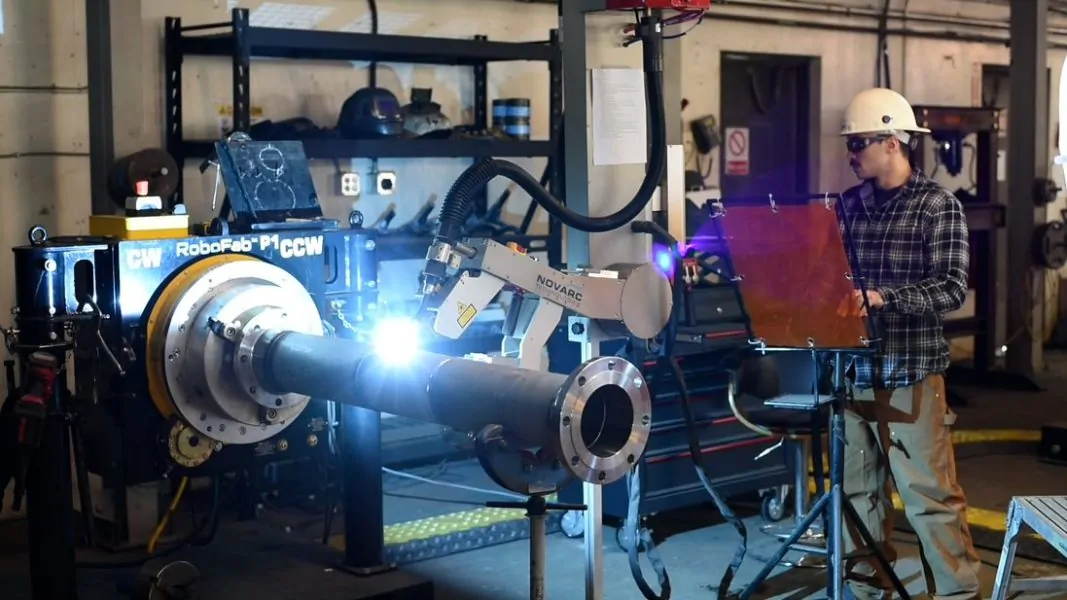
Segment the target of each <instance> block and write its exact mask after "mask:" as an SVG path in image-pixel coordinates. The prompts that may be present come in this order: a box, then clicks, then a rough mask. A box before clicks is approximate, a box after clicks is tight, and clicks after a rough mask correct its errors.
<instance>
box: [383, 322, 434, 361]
mask: <svg viewBox="0 0 1067 600" xmlns="http://www.w3.org/2000/svg"><path fill="white" fill-rule="evenodd" d="M421 329H422V328H421V327H420V325H419V322H418V321H416V320H415V319H412V318H409V317H387V318H385V319H383V320H381V321H380V322H379V323H378V325H377V326H376V327H375V328H374V334H373V335H372V337H371V344H372V348H373V349H374V353H375V354H377V355H378V356H380V357H381V358H382V361H383V362H385V363H386V364H388V365H392V366H403V365H406V364H408V363H409V362H410V361H411V358H412V357H413V356H414V354H415V352H416V351H418V350H419V348H420V347H421V346H422V331H421Z"/></svg>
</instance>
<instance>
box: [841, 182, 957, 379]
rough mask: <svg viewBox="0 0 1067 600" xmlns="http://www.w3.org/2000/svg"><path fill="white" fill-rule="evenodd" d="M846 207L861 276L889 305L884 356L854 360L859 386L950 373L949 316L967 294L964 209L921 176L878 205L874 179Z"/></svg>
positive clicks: (881, 315) (851, 194)
mask: <svg viewBox="0 0 1067 600" xmlns="http://www.w3.org/2000/svg"><path fill="white" fill-rule="evenodd" d="M843 202H844V208H845V211H844V213H845V215H846V218H847V219H848V224H849V229H850V230H851V236H852V243H853V244H854V246H855V250H856V258H857V259H858V267H859V274H860V276H862V277H863V279H864V281H865V284H866V286H867V289H868V290H875V291H878V292H879V293H881V294H882V297H883V298H884V299H885V306H884V307H883V308H881V309H879V310H875V311H872V312H873V315H874V317H875V319H876V321H877V323H878V326H879V329H878V334H879V336H880V338H881V340H882V346H881V351H880V352H879V353H878V354H877V355H876V356H875V357H874V358H873V359H871V358H857V359H856V360H855V361H854V362H853V366H854V368H855V385H856V386H857V387H860V388H869V387H872V386H874V387H879V388H886V389H895V388H900V387H907V386H910V385H913V384H915V383H917V382H919V381H922V380H923V379H924V378H925V377H926V376H928V375H933V374H939V373H944V372H945V370H946V369H947V368H948V366H949V346H948V341H947V340H946V339H945V336H944V332H943V331H942V323H943V320H944V315H945V313H948V312H951V311H954V310H957V309H959V308H960V307H961V306H963V302H964V299H965V298H966V296H967V272H968V269H969V266H970V244H969V242H968V231H967V220H966V218H965V216H964V213H963V205H962V204H960V201H959V199H957V198H956V197H955V196H954V195H952V194H951V193H949V192H948V191H947V190H945V189H944V188H943V187H941V186H940V185H939V184H937V183H936V182H934V181H933V180H931V179H930V178H928V177H927V176H926V175H925V174H924V173H922V172H921V171H918V170H916V171H915V172H914V173H913V174H912V176H911V178H910V179H909V180H908V182H907V183H906V184H904V186H903V187H902V188H901V189H900V190H899V192H898V193H897V194H896V195H895V196H893V197H892V198H890V199H888V200H883V201H881V202H879V200H878V199H877V197H876V195H875V193H874V186H873V183H871V182H869V181H868V182H864V183H863V184H860V185H858V186H856V187H853V188H851V189H849V190H848V191H847V192H845V194H844V196H843Z"/></svg>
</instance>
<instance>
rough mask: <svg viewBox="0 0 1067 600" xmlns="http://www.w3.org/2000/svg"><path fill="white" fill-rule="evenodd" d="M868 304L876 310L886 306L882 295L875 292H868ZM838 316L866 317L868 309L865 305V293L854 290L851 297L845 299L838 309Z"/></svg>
mask: <svg viewBox="0 0 1067 600" xmlns="http://www.w3.org/2000/svg"><path fill="white" fill-rule="evenodd" d="M867 302H868V303H869V304H870V306H871V308H874V309H878V308H882V307H883V306H885V298H883V297H882V294H881V293H879V292H877V291H874V290H867ZM837 316H839V317H866V316H867V307H865V306H864V305H863V292H861V291H859V290H853V292H852V295H851V296H846V297H845V298H843V299H842V300H841V304H840V305H838V307H837Z"/></svg>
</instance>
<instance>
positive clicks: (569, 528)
mask: <svg viewBox="0 0 1067 600" xmlns="http://www.w3.org/2000/svg"><path fill="white" fill-rule="evenodd" d="M559 528H560V530H561V531H563V536H564V537H566V538H570V539H572V540H573V539H577V538H580V537H582V536H583V535H585V515H584V514H582V512H581V511H577V510H568V511H567V512H565V513H563V516H562V517H561V518H560V520H559Z"/></svg>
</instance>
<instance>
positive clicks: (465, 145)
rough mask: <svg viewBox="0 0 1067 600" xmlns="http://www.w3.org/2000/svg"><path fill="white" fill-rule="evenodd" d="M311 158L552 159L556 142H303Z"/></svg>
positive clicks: (194, 150)
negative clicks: (535, 157)
mask: <svg viewBox="0 0 1067 600" xmlns="http://www.w3.org/2000/svg"><path fill="white" fill-rule="evenodd" d="M300 141H301V143H303V144H304V154H305V155H307V157H308V158H310V159H330V158H464V157H470V158H484V157H491V156H492V157H501V158H515V157H531V156H545V157H547V156H551V155H552V149H553V146H554V144H553V142H550V141H518V140H515V141H510V140H495V139H494V140H403V139H380V140H344V139H326V140H324V139H309V140H300ZM214 143H215V142H213V141H206V140H189V141H185V142H182V146H181V148H182V154H183V155H184V156H185V157H188V158H206V157H207V156H208V155H209V154H210V153H211V152H212V151H213V148H214Z"/></svg>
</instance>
